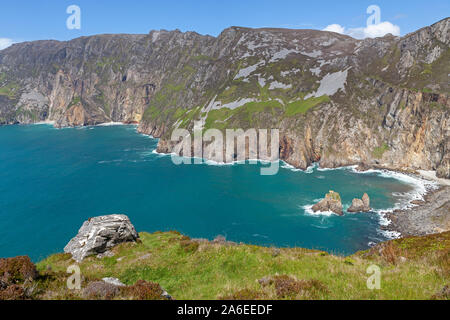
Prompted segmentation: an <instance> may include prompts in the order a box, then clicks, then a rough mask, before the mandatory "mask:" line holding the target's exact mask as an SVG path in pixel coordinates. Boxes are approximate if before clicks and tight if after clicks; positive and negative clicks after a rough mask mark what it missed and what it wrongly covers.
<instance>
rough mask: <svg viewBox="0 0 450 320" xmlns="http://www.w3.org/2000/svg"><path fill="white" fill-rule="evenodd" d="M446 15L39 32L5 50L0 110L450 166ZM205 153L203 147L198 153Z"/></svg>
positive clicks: (8, 118) (166, 147)
mask: <svg viewBox="0 0 450 320" xmlns="http://www.w3.org/2000/svg"><path fill="white" fill-rule="evenodd" d="M449 25H450V18H446V19H444V20H442V21H440V22H438V23H436V24H434V25H432V26H430V27H426V28H423V29H421V30H418V31H417V32H415V33H412V34H408V35H406V36H404V37H401V38H400V37H393V36H390V35H387V36H385V37H383V38H376V39H366V40H356V39H353V38H351V37H348V36H344V35H340V34H336V33H332V32H323V31H315V30H289V29H249V28H242V27H231V28H228V29H226V30H224V31H223V32H222V33H221V34H220V35H219V36H218V37H211V36H203V35H199V34H197V33H195V32H186V33H182V32H180V31H177V30H176V31H165V30H160V31H152V32H150V33H149V34H146V35H125V34H120V35H98V36H91V37H82V38H78V39H74V40H71V41H67V42H58V41H36V42H25V43H20V44H15V45H13V46H11V47H9V48H7V49H5V50H2V51H0V124H16V123H23V124H26V123H36V122H41V121H52V122H54V123H55V126H57V127H64V126H84V125H95V124H100V123H105V122H111V121H112V122H127V123H138V124H139V131H140V132H142V133H145V134H149V135H153V136H155V137H157V138H161V139H160V142H159V147H158V149H159V151H160V152H171V151H173V143H171V141H170V139H169V138H170V135H171V132H172V131H173V129H175V128H186V129H188V130H191V131H192V130H193V128H194V122H195V121H202V124H200V125H199V126H197V127H200V128H202V129H203V130H204V129H208V128H217V129H219V130H224V129H226V128H242V129H248V128H262V129H270V128H276V129H280V131H281V132H280V142H281V148H280V154H281V158H282V159H283V160H285V161H286V162H288V163H289V164H291V165H293V166H295V167H298V168H302V169H306V168H307V167H308V166H309V165H311V164H312V163H313V162H320V165H321V166H322V167H326V168H334V167H339V166H345V165H354V164H364V165H365V166H369V167H372V166H381V167H385V168H389V169H393V170H418V169H423V170H437V171H438V175H439V176H440V177H446V178H450V152H449V150H450V130H449V127H450V124H449V119H450V99H449V96H448V93H449V92H450V87H449V82H448V74H450V63H449V59H450V50H449V43H450V36H449ZM203 156H204V157H205V158H211V157H212V154H211V152H210V151H208V148H205V153H204V155H203Z"/></svg>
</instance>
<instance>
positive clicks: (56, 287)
mask: <svg viewBox="0 0 450 320" xmlns="http://www.w3.org/2000/svg"><path fill="white" fill-rule="evenodd" d="M140 238H141V241H139V242H138V243H126V244H121V245H118V246H117V247H115V248H114V249H113V251H112V252H113V256H108V257H102V258H97V257H95V256H94V257H90V258H87V259H86V260H84V261H83V262H82V263H80V264H79V266H80V268H81V274H82V290H80V291H70V290H67V287H66V281H67V278H68V276H69V274H67V273H66V270H67V267H69V266H70V265H72V264H73V263H74V262H73V260H71V256H70V255H68V254H56V255H52V256H50V257H49V258H47V259H45V260H44V261H42V262H39V263H38V264H37V269H38V271H39V275H38V276H36V277H35V280H34V281H26V282H25V283H24V284H23V278H21V277H20V276H16V278H17V279H18V281H17V284H16V285H15V290H14V291H13V290H10V291H8V294H9V295H10V296H7V291H1V290H0V292H1V293H2V294H4V296H2V297H1V298H3V299H7V298H8V297H12V298H15V299H18V298H31V299H131V298H133V299H160V298H161V293H162V292H163V291H162V289H161V287H162V288H164V290H166V291H167V292H168V294H170V296H171V297H173V298H174V299H177V300H180V299H249V300H253V299H287V300H289V299H449V298H450V295H449V290H448V284H449V282H450V273H449V271H450V269H449V266H450V261H449V257H450V256H449V248H450V233H448V232H447V233H443V234H438V235H432V236H427V237H417V238H405V239H400V240H394V241H391V242H387V243H383V244H379V245H378V246H376V247H374V248H372V249H371V250H369V251H365V252H358V253H356V254H355V255H353V256H350V257H339V256H333V255H329V254H327V253H325V252H320V251H314V250H306V249H300V248H294V249H277V248H263V247H257V246H251V245H243V244H235V243H230V242H226V241H225V240H224V239H221V238H218V239H217V240H215V241H213V242H208V241H206V240H193V239H189V238H188V237H185V236H182V235H181V234H179V233H177V232H167V233H161V232H158V233H154V234H148V233H141V234H140ZM6 265H7V263H3V261H1V260H0V275H2V274H3V272H4V271H5V266H6ZM9 265H10V266H11V265H13V263H12V261H10V263H9ZM21 265H22V266H26V265H27V264H26V263H25V264H24V263H22V264H21ZM371 265H377V266H379V267H380V270H381V289H380V290H369V289H368V288H367V285H366V283H367V279H368V277H369V276H370V275H369V274H367V272H366V271H367V269H368V267H369V266H371ZM2 268H3V269H2ZM30 269H32V268H31V267H30V268H28V269H26V268H25V267H21V268H20V272H22V273H23V272H25V271H27V270H28V273H30V272H29V270H30ZM24 270H25V271H24ZM20 272H18V273H17V274H21V273H20ZM105 277H113V278H118V279H119V280H120V281H121V282H123V283H124V284H126V285H129V286H128V287H122V288H121V289H120V290H119V289H117V288H116V289H114V287H112V289H111V287H106V288H107V289H105V286H100V288H102V289H98V288H99V287H98V286H99V285H98V283H99V281H100V280H101V279H103V278H105ZM139 280H145V281H147V282H142V281H139ZM158 284H159V285H160V286H161V287H160V286H159V285H158ZM132 285H133V286H132ZM96 286H97V287H96ZM86 288H89V289H86ZM96 288H97V289H96Z"/></svg>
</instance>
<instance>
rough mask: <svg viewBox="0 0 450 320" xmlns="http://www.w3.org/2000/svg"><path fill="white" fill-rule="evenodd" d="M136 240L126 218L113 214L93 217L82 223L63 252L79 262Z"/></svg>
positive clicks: (136, 236)
mask: <svg viewBox="0 0 450 320" xmlns="http://www.w3.org/2000/svg"><path fill="white" fill-rule="evenodd" d="M137 239H139V235H138V233H137V232H136V229H135V228H134V226H133V225H132V224H131V222H130V219H129V218H128V217H127V216H125V215H119V214H113V215H109V216H102V217H95V218H90V219H89V220H88V221H86V222H84V224H83V226H82V227H81V229H80V230H79V231H78V235H77V236H76V237H75V238H73V239H72V240H70V242H69V243H68V244H67V245H66V247H65V248H64V252H65V253H69V254H71V255H72V257H73V259H74V260H76V261H77V262H81V261H82V260H83V259H85V258H86V257H89V256H92V255H98V254H102V253H105V252H106V251H108V250H109V249H111V248H113V247H114V246H116V245H118V244H120V243H123V242H135V241H136V240H137Z"/></svg>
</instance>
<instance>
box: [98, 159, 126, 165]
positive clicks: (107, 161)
mask: <svg viewBox="0 0 450 320" xmlns="http://www.w3.org/2000/svg"><path fill="white" fill-rule="evenodd" d="M123 161H124V160H123V159H117V160H102V161H99V162H97V163H98V164H107V163H119V162H123Z"/></svg>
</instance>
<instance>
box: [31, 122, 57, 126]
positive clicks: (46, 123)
mask: <svg viewBox="0 0 450 320" xmlns="http://www.w3.org/2000/svg"><path fill="white" fill-rule="evenodd" d="M55 123H56V122H55V121H41V122H36V123H33V125H36V126H42V125H49V126H54V125H55Z"/></svg>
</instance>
